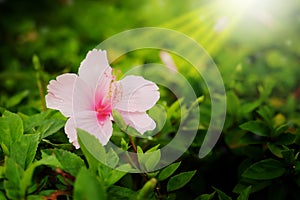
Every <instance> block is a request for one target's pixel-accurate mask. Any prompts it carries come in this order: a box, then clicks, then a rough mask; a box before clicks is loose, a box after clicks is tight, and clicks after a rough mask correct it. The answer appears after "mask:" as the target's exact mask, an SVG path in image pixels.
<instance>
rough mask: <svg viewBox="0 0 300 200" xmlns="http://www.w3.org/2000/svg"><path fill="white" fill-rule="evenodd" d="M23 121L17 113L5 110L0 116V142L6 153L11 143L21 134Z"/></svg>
mask: <svg viewBox="0 0 300 200" xmlns="http://www.w3.org/2000/svg"><path fill="white" fill-rule="evenodd" d="M23 132H24V129H23V122H22V119H21V117H20V116H19V115H17V114H14V113H11V112H9V111H5V112H4V113H3V116H2V117H1V118H0V144H1V147H2V149H3V151H4V153H5V154H6V155H8V154H9V150H10V149H11V145H12V144H13V143H14V142H15V141H17V140H18V139H19V138H20V137H21V136H22V135H23Z"/></svg>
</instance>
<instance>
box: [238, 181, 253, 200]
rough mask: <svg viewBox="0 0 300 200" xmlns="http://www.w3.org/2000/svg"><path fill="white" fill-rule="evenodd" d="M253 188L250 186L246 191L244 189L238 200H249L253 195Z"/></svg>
mask: <svg viewBox="0 0 300 200" xmlns="http://www.w3.org/2000/svg"><path fill="white" fill-rule="evenodd" d="M251 189H252V186H251V185H250V186H248V187H247V188H246V189H244V190H243V191H242V192H241V194H240V195H239V196H238V198H237V200H248V198H249V195H250V193H251Z"/></svg>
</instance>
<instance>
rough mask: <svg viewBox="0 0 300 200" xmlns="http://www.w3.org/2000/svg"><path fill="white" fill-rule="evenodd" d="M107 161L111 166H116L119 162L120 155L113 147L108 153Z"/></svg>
mask: <svg viewBox="0 0 300 200" xmlns="http://www.w3.org/2000/svg"><path fill="white" fill-rule="evenodd" d="M105 163H106V164H107V165H108V166H109V167H111V168H115V167H116V166H117V164H118V163H119V156H118V154H117V153H116V152H115V151H114V150H113V149H112V148H110V149H109V151H108V152H107V154H106V161H105Z"/></svg>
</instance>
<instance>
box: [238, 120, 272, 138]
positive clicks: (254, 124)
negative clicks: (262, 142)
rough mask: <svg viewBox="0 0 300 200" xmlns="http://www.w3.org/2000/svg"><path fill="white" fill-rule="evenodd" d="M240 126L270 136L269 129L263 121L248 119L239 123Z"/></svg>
mask: <svg viewBox="0 0 300 200" xmlns="http://www.w3.org/2000/svg"><path fill="white" fill-rule="evenodd" d="M240 128H241V129H243V130H246V131H250V132H251V133H254V134H256V135H259V136H270V130H269V129H268V127H267V126H266V125H265V124H264V123H263V122H260V121H248V122H246V123H244V124H242V125H240Z"/></svg>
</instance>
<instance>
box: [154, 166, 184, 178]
mask: <svg viewBox="0 0 300 200" xmlns="http://www.w3.org/2000/svg"><path fill="white" fill-rule="evenodd" d="M180 164H181V162H177V163H173V164H171V165H169V166H167V167H166V168H164V169H163V170H161V172H160V173H159V174H158V181H163V180H165V179H167V178H169V177H170V176H171V175H172V174H173V173H174V172H175V171H176V169H177V168H178V167H179V165H180Z"/></svg>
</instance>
